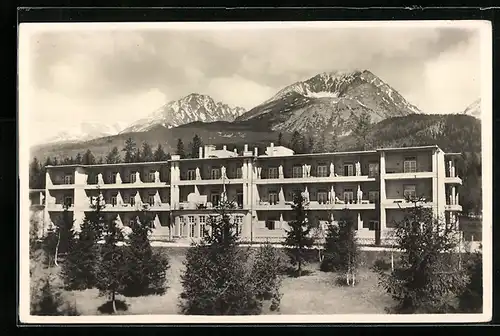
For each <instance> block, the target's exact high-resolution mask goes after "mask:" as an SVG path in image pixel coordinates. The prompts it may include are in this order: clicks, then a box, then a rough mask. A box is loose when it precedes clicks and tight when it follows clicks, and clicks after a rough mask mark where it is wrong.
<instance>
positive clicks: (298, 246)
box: [285, 192, 314, 276]
mask: <svg viewBox="0 0 500 336" xmlns="http://www.w3.org/2000/svg"><path fill="white" fill-rule="evenodd" d="M293 203H294V204H293V205H292V209H293V213H294V220H292V221H290V222H289V223H288V225H289V226H290V229H289V230H286V238H285V245H286V246H287V247H288V249H287V252H288V254H289V256H290V260H291V262H292V265H293V266H295V265H297V276H301V275H302V266H303V265H304V263H305V261H306V260H305V254H306V251H307V248H309V247H311V246H312V245H313V243H314V241H313V238H311V235H310V233H311V230H312V227H313V226H312V223H311V222H310V219H309V215H308V212H307V209H306V202H305V199H304V197H303V195H302V194H301V193H300V192H297V193H296V194H295V195H294V200H293Z"/></svg>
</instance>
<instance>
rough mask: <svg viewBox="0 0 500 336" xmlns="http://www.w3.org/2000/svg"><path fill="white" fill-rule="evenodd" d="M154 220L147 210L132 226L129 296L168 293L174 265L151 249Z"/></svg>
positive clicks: (126, 285)
mask: <svg viewBox="0 0 500 336" xmlns="http://www.w3.org/2000/svg"><path fill="white" fill-rule="evenodd" d="M153 220H154V217H153V214H151V213H149V212H148V211H146V210H143V211H141V212H140V213H139V214H138V216H137V218H136V221H135V223H134V225H132V227H131V228H132V232H131V233H130V234H129V236H128V247H127V248H126V251H127V254H126V262H127V265H128V272H127V276H126V277H125V279H124V290H123V294H124V295H126V296H141V295H149V294H162V293H164V292H165V290H166V272H167V270H168V269H169V268H170V265H169V262H168V258H167V257H166V256H165V255H163V254H162V253H161V252H153V249H152V248H151V242H150V240H149V235H150V233H151V228H152V222H153Z"/></svg>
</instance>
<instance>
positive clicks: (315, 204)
mask: <svg viewBox="0 0 500 336" xmlns="http://www.w3.org/2000/svg"><path fill="white" fill-rule="evenodd" d="M292 205H293V202H291V201H285V202H277V203H272V202H265V201H258V202H257V204H256V205H255V209H256V210H292ZM306 208H307V209H309V210H343V209H348V210H375V203H372V202H370V201H369V200H362V201H361V202H360V203H357V202H355V201H352V202H344V201H336V202H335V203H333V202H326V201H325V202H319V201H309V202H307V205H306Z"/></svg>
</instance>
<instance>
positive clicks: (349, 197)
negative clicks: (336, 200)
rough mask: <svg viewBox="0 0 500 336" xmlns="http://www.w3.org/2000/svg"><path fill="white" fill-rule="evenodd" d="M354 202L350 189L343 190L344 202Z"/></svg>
mask: <svg viewBox="0 0 500 336" xmlns="http://www.w3.org/2000/svg"><path fill="white" fill-rule="evenodd" d="M353 200H354V192H353V191H352V189H344V202H345V203H351V202H352V201H353Z"/></svg>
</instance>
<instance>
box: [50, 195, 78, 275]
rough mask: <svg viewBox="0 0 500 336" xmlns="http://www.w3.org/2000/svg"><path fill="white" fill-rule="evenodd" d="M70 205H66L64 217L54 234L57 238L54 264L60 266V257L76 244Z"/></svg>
mask: <svg viewBox="0 0 500 336" xmlns="http://www.w3.org/2000/svg"><path fill="white" fill-rule="evenodd" d="M68 208H69V204H65V205H64V209H63V212H62V216H61V218H60V220H59V221H58V223H57V224H56V228H55V232H54V234H55V235H56V236H57V242H56V246H55V250H54V264H55V265H56V266H59V264H58V259H59V256H60V255H66V254H67V253H68V252H69V250H70V249H71V247H72V246H73V245H74V243H75V232H74V231H73V224H74V220H73V215H72V213H71V212H70V211H69V209H68Z"/></svg>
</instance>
